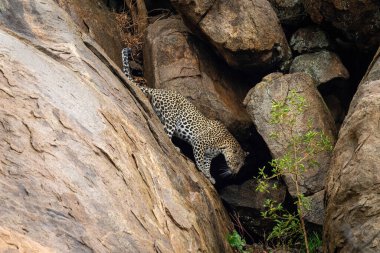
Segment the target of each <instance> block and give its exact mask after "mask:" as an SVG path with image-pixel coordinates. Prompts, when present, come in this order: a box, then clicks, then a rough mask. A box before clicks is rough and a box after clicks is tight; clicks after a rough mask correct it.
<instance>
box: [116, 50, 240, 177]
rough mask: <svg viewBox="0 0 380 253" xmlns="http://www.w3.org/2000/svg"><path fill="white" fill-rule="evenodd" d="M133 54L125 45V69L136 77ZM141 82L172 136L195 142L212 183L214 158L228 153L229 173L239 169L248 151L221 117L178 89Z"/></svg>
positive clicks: (196, 154)
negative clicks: (131, 64)
mask: <svg viewBox="0 0 380 253" xmlns="http://www.w3.org/2000/svg"><path fill="white" fill-rule="evenodd" d="M129 54H130V49H129V48H124V49H123V51H122V56H123V65H124V66H123V71H124V73H125V74H126V75H127V77H128V78H129V79H130V80H132V81H133V79H132V77H131V74H130V68H129V63H128V59H129ZM138 86H139V87H140V89H141V90H142V91H143V92H144V93H145V94H146V95H147V96H148V98H149V99H150V102H151V104H152V107H153V109H154V111H155V113H156V114H157V116H158V118H159V119H160V121H161V123H162V124H163V125H164V129H165V132H166V133H167V135H168V136H169V138H172V136H173V135H174V136H177V137H179V138H180V139H182V140H184V141H186V142H188V143H190V144H191V146H192V148H193V152H194V157H195V161H196V165H197V167H198V169H199V170H201V171H202V172H203V174H204V175H205V176H206V177H207V178H208V179H209V180H210V181H211V183H213V184H214V183H215V179H214V178H213V177H212V176H211V174H210V167H211V160H212V159H213V158H215V157H216V156H217V155H219V154H223V155H224V157H225V160H226V162H227V166H228V169H229V171H228V172H227V174H236V173H238V172H239V170H240V168H241V167H242V166H243V164H244V160H245V157H246V155H247V153H246V152H244V151H243V149H242V148H241V147H240V145H239V143H238V141H237V140H236V139H235V138H234V137H233V136H232V134H231V133H230V132H229V131H228V130H227V128H226V127H225V126H224V125H223V124H222V123H221V122H220V121H217V120H210V119H208V118H206V117H205V116H204V115H203V114H202V113H201V112H199V111H198V109H197V108H196V107H195V106H194V105H193V104H192V103H190V102H189V101H188V100H187V99H186V98H185V97H183V96H182V95H181V94H179V93H178V92H176V91H172V90H166V89H152V88H148V87H144V86H141V85H138Z"/></svg>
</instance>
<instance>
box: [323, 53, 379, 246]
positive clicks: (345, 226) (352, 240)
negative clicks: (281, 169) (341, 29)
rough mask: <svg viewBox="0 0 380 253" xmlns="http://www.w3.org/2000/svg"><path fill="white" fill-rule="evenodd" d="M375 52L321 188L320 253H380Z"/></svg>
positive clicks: (376, 66) (347, 117)
mask: <svg viewBox="0 0 380 253" xmlns="http://www.w3.org/2000/svg"><path fill="white" fill-rule="evenodd" d="M379 56H380V49H379V51H378V53H377V56H376V57H375V59H374V60H373V63H372V64H371V67H370V69H369V72H368V73H367V75H366V76H365V77H364V79H363V81H362V82H361V84H360V85H359V88H358V90H357V92H356V94H355V96H354V98H353V100H352V102H351V105H350V109H349V112H348V115H347V116H346V119H345V121H344V123H343V126H342V128H341V130H340V132H339V137H338V141H337V143H336V146H335V148H334V153H333V157H332V160H331V166H330V171H329V174H328V177H327V184H326V185H327V186H326V203H327V207H326V220H325V224H324V227H325V230H324V242H325V252H369V253H371V252H373V253H375V252H380V234H379V227H380V217H379V215H378V214H379V213H380V204H379V203H380V188H379V184H380V176H379V175H380V165H379V164H380V161H379V159H380V156H379V154H380V128H379V125H380V124H379V123H380V110H379V108H380V57H379Z"/></svg>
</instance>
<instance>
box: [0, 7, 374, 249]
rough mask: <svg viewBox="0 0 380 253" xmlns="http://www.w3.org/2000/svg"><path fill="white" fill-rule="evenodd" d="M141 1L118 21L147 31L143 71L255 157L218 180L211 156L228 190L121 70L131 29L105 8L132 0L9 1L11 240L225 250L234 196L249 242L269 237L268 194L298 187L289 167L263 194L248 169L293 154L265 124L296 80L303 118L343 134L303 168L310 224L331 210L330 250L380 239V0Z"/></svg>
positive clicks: (4, 22)
mask: <svg viewBox="0 0 380 253" xmlns="http://www.w3.org/2000/svg"><path fill="white" fill-rule="evenodd" d="M138 2H139V4H142V3H143V1H138ZM145 3H146V6H147V8H148V11H149V13H150V14H151V16H150V18H149V21H150V23H151V24H150V25H149V27H148V28H147V30H146V31H144V33H141V31H138V32H139V34H133V32H134V30H133V27H132V28H131V27H124V28H123V30H124V31H127V32H128V33H130V34H129V35H131V34H132V35H134V36H137V37H139V38H142V37H143V38H144V52H143V53H144V62H143V65H144V66H143V67H144V72H145V73H144V74H145V78H146V80H147V85H148V86H151V87H156V88H166V89H175V90H177V91H179V92H180V93H182V94H183V95H184V96H186V97H187V98H188V99H189V100H190V101H191V102H193V103H194V104H195V105H196V106H197V107H198V109H199V110H200V111H202V113H203V114H205V115H206V116H207V117H209V118H213V119H218V120H220V121H222V122H223V123H224V124H225V125H226V126H227V127H228V128H229V130H230V131H231V132H232V133H233V134H234V135H235V136H236V137H237V139H238V140H239V142H240V143H241V145H242V147H243V148H244V149H245V150H246V151H250V153H251V155H250V156H249V157H248V159H247V160H246V163H245V165H244V167H243V169H242V170H241V172H240V173H239V174H238V175H237V176H236V177H233V178H222V177H218V176H217V174H219V173H220V170H222V169H224V168H225V166H226V165H225V161H224V158H223V157H218V158H216V159H215V160H214V162H213V164H212V173H213V175H216V178H217V184H216V186H215V187H216V189H217V191H218V192H219V193H220V196H219V195H218V192H217V191H216V190H215V189H214V187H213V186H211V185H210V184H209V182H208V181H207V180H206V179H205V178H204V177H203V175H202V174H201V173H199V172H198V171H197V169H196V168H195V165H194V164H193V163H192V161H191V160H190V159H187V158H186V157H185V156H183V155H181V154H180V153H179V152H178V151H177V150H176V149H175V147H174V145H173V144H172V143H171V142H170V140H168V138H167V137H166V135H165V133H164V131H163V129H162V126H161V124H160V123H159V121H158V119H157V117H156V116H155V114H154V112H153V110H152V108H151V106H150V104H149V102H148V100H147V99H146V98H145V96H143V95H142V93H141V92H139V91H138V90H137V89H135V86H134V85H133V84H132V83H131V82H129V81H127V80H126V79H125V78H124V77H123V73H121V72H120V70H119V67H120V55H119V52H120V49H121V47H122V43H121V41H122V40H123V36H121V35H120V34H119V30H118V29H116V27H117V23H116V21H115V18H114V13H112V12H111V11H109V10H108V9H107V7H106V5H108V6H109V7H110V9H111V10H120V11H124V10H125V9H126V6H125V4H124V1H122V0H103V1H98V2H96V4H95V3H94V2H93V1H91V0H83V1H77V0H55V1H53V0H32V1H26V0H15V1H13V0H12V1H11V0H5V1H2V2H0V150H1V152H0V161H1V163H0V189H1V192H0V200H1V203H3V204H1V205H0V251H7V250H8V251H10V250H18V251H20V252H23V251H24V252H45V251H46V252H51V251H57V252H87V251H95V252H232V249H231V247H230V246H229V245H228V243H227V241H226V235H227V234H228V233H230V232H231V231H232V229H233V224H232V222H231V220H230V217H229V214H228V213H227V211H226V209H228V210H229V211H231V212H230V214H232V216H233V218H234V221H235V225H237V227H238V228H239V226H243V227H244V229H242V228H241V227H240V228H241V231H246V232H245V233H243V235H244V236H246V239H247V240H249V241H250V242H257V241H259V240H265V239H266V238H265V236H266V235H267V234H268V233H269V231H270V230H271V228H272V227H273V223H272V222H268V220H263V219H261V217H260V212H262V211H263V210H265V208H264V202H265V199H266V198H272V199H275V200H276V201H278V202H283V203H284V206H285V207H286V208H288V210H294V208H295V207H294V205H293V204H294V197H295V189H294V188H295V186H294V182H293V178H292V177H289V176H288V175H285V176H284V177H283V179H279V181H272V184H278V185H279V186H278V190H273V189H272V190H271V191H269V192H266V193H263V194H262V193H258V192H255V189H256V187H257V181H256V179H254V178H253V177H254V176H257V173H258V169H259V168H261V167H262V166H264V165H267V163H268V161H270V160H271V158H278V157H281V156H282V155H284V154H285V152H286V150H285V149H286V148H287V146H288V143H289V141H290V139H291V136H290V135H291V133H290V132H291V131H293V129H292V130H291V131H290V130H289V129H283V128H278V127H277V128H276V126H274V125H273V124H270V117H271V109H272V102H273V99H276V100H283V101H286V99H287V98H288V95H289V91H290V90H295V91H296V92H297V94H302V95H303V96H304V97H305V98H306V101H307V108H308V109H307V110H306V111H305V112H304V113H303V114H302V115H299V116H298V117H296V118H295V119H294V120H295V122H294V124H295V126H296V131H297V132H303V131H305V130H306V129H308V128H309V127H312V128H313V129H315V130H322V131H324V132H325V134H327V135H328V137H329V138H330V140H331V141H332V143H335V141H336V145H335V147H334V150H333V152H323V153H320V154H318V156H317V157H316V158H315V160H316V162H317V163H315V164H316V166H315V168H314V169H312V170H309V171H307V172H306V173H304V174H303V175H302V177H301V179H302V180H301V181H300V182H301V185H300V186H301V188H300V189H301V191H302V193H304V194H305V196H308V197H310V199H311V209H310V210H309V211H308V212H307V214H306V216H305V220H306V221H307V226H308V229H309V231H310V232H313V231H321V230H322V224H324V231H323V234H324V243H325V245H324V249H325V252H360V251H362V252H379V251H380V248H379V245H380V244H379V240H380V238H379V233H378V231H379V217H380V216H379V215H378V213H379V211H378V208H377V207H378V202H379V201H378V197H377V196H378V195H379V192H378V189H377V188H378V187H377V186H378V184H379V180H378V176H377V175H378V174H379V170H380V167H379V165H378V164H379V163H378V162H377V160H378V158H377V157H378V154H379V152H380V151H379V145H378V144H379V139H380V136H378V133H379V130H380V129H379V127H378V126H379V122H380V118H379V115H378V114H379V113H378V112H379V109H380V105H379V104H378V97H379V94H380V91H379V89H378V88H379V87H380V83H379V82H380V74H379V73H380V68H379V66H380V61H379V53H377V55H376V56H375V58H374V59H373V61H372V64H370V60H371V59H372V57H373V54H374V52H375V50H376V49H377V47H378V46H379V42H380V37H379V35H380V25H379V17H380V4H379V3H378V2H377V1H375V0H369V1H360V0H349V1H348V0H347V1H346V0H342V1H338V0H334V1H333V0H318V1H309V0H302V1H299V0H285V1H283V0H269V1H267V0H236V1H230V0H212V1H211V0H210V1H208V0H204V1H200V0H165V1H145ZM163 9H165V10H163ZM160 11H162V12H163V13H164V14H163V15H157V16H153V13H160ZM132 14H133V15H138V13H128V11H127V12H126V14H125V15H127V17H126V19H127V20H129V19H128V18H130V17H128V15H132ZM132 20H133V19H132ZM135 20H138V19H135ZM134 25H136V24H134ZM137 27H138V25H137ZM137 30H139V29H137ZM95 41H96V42H95ZM135 60H136V59H133V62H134V61H135ZM114 62H115V63H116V64H115V63H114ZM367 68H368V70H367ZM366 70H367V73H366V74H365V71H366ZM363 76H364V77H363ZM355 93H356V94H355ZM354 94H355V96H354ZM353 97H354V98H353ZM244 98H245V99H244ZM352 98H353V100H352ZM351 100H352V101H351ZM243 102H244V103H243ZM346 115H347V116H346ZM309 119H312V120H313V122H312V123H313V124H311V125H310V123H308V122H309ZM338 131H339V134H337V132H338ZM273 133H277V134H278V136H281V138H278V139H277V140H273V138H271V135H272V134H273ZM181 145H182V144H181V143H180V144H179V146H180V147H181V148H183V147H182V146H181ZM185 153H186V152H185ZM186 154H187V153H186ZM189 157H191V152H190V155H189ZM220 198H222V199H223V200H224V202H225V206H223V205H222V203H221V201H220ZM225 207H226V208H225ZM325 214H326V215H325ZM239 217H240V219H239Z"/></svg>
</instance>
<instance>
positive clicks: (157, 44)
mask: <svg viewBox="0 0 380 253" xmlns="http://www.w3.org/2000/svg"><path fill="white" fill-rule="evenodd" d="M144 44H145V47H144V68H145V77H146V79H147V81H148V84H149V85H151V86H153V87H156V88H165V89H171V90H177V91H178V92H180V93H181V94H182V95H184V96H185V97H187V98H188V99H189V100H190V101H192V102H193V103H194V104H195V105H196V106H197V108H198V109H199V110H200V111H201V112H202V113H203V114H204V115H206V116H207V117H209V118H213V119H219V120H221V121H222V122H223V123H224V124H226V125H227V127H228V128H230V129H240V130H242V129H247V128H248V127H249V126H250V125H252V122H251V120H250V118H249V116H248V114H247V113H246V111H245V109H244V107H243V104H242V102H241V101H242V100H243V98H244V95H245V90H243V89H242V87H239V83H241V82H240V80H239V77H237V76H236V75H235V76H234V75H231V71H230V70H228V67H227V66H224V65H223V64H222V65H221V64H220V63H219V62H218V59H216V57H215V56H214V55H213V54H210V52H208V48H206V47H205V46H204V44H203V43H201V42H200V41H198V40H197V39H196V38H194V37H193V36H192V35H191V34H190V33H189V31H188V30H187V28H186V27H185V25H184V24H183V23H182V21H181V19H175V18H170V19H164V20H159V21H156V22H155V23H154V24H152V25H150V26H149V27H148V31H147V34H146V38H145V43H144Z"/></svg>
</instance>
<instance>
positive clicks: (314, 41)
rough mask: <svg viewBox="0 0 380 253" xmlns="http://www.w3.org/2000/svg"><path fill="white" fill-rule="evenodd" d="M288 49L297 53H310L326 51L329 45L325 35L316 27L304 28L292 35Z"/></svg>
mask: <svg viewBox="0 0 380 253" xmlns="http://www.w3.org/2000/svg"><path fill="white" fill-rule="evenodd" d="M290 47H291V48H292V50H293V51H296V52H298V53H310V52H315V51H320V50H321V49H328V48H329V47H331V44H330V41H329V39H328V38H327V35H326V33H325V32H324V31H322V30H321V29H319V28H318V27H304V28H300V29H298V30H297V31H296V32H295V33H294V34H293V35H292V37H291V39H290Z"/></svg>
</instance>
